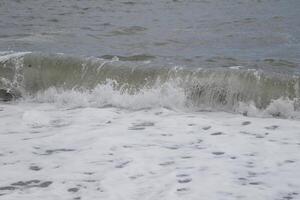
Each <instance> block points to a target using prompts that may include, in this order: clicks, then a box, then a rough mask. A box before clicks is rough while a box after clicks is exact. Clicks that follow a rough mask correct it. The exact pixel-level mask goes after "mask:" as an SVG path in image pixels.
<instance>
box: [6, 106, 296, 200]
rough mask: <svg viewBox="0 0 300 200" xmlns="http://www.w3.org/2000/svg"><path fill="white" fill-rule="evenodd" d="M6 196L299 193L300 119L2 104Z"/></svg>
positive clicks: (189, 196)
mask: <svg viewBox="0 0 300 200" xmlns="http://www.w3.org/2000/svg"><path fill="white" fill-rule="evenodd" d="M0 127H1V129H0V171H1V177H0V199H21V198H22V199H24V198H25V199H41V198H43V199H55V198H62V199H199V198H201V199H299V198H300V189H299V188H300V181H299V177H300V172H299V168H300V156H299V153H298V152H299V149H300V131H299V130H300V123H299V121H296V120H286V119H274V118H251V117H244V116H241V115H237V114H228V113H221V112H211V113H210V112H200V113H186V112H179V111H172V110H168V109H164V108H156V109H149V110H147V109H143V110H139V111H130V110H125V109H118V108H110V107H108V108H75V109H74V108H73V109H68V108H66V107H62V106H60V107H59V106H56V105H54V104H47V103H44V104H37V103H34V104H32V103H19V104H1V105H0Z"/></svg>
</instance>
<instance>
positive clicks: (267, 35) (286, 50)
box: [0, 0, 300, 71]
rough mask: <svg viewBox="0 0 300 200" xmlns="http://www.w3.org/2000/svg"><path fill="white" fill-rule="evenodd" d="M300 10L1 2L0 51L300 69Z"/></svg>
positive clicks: (259, 2) (201, 0)
mask: <svg viewBox="0 0 300 200" xmlns="http://www.w3.org/2000/svg"><path fill="white" fill-rule="evenodd" d="M299 9H300V2H299V1H298V0H285V1H283V0H243V1H241V0H228V1H218V0H189V1H181V0H166V1H144V0H142V1H134V0H133V1H125V0H124V1H123V0H103V1H97V0H87V1H73V0H65V1H46V0H41V1H35V0H27V1H24V0H3V1H1V3H0V50H4V51H7V50H14V51H39V52H46V53H49V52H51V53H57V52H60V53H67V54H76V55H87V56H103V55H119V56H132V55H136V54H146V55H151V56H155V57H156V58H157V60H160V64H167V63H174V64H176V63H177V64H182V65H185V66H187V67H190V66H193V67H199V66H200V67H205V65H206V63H205V62H204V61H205V60H209V59H213V60H214V59H215V60H217V63H215V65H217V66H221V67H226V66H228V65H240V64H245V63H247V64H251V63H252V62H254V63H255V61H257V60H260V61H265V62H266V64H270V63H271V64H272V63H273V62H272V61H270V60H269V59H274V60H275V61H274V63H273V64H274V65H281V66H282V67H285V68H290V67H296V68H298V69H299V52H300V43H299V41H300V38H299V37H300V28H299V27H300V22H299V18H300V14H299V13H300V12H299ZM278 60H279V61H278ZM280 60H284V61H283V62H280ZM277 61H278V62H279V64H276V63H277ZM262 65H264V64H262ZM287 70H289V69H287ZM283 71H284V70H283Z"/></svg>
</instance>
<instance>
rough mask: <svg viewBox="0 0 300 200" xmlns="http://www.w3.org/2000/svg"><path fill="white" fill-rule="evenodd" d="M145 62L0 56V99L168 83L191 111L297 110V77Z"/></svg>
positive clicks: (130, 91)
mask: <svg viewBox="0 0 300 200" xmlns="http://www.w3.org/2000/svg"><path fill="white" fill-rule="evenodd" d="M149 59H151V58H150V57H145V56H143V55H141V56H136V58H135V59H133V58H130V59H125V58H122V59H120V58H118V57H116V56H111V57H109V58H108V57H105V58H95V57H72V56H67V55H63V54H53V55H45V54H39V53H26V54H17V55H14V54H12V55H9V56H8V55H4V56H1V58H0V89H1V93H0V96H1V98H2V99H9V96H10V95H11V98H10V99H9V100H11V99H14V98H17V97H20V96H34V95H36V94H37V93H38V92H41V91H45V90H47V89H49V88H58V89H61V90H65V91H66V90H76V91H84V92H87V91H92V90H93V89H94V88H95V87H97V86H98V85H105V84H107V83H108V80H110V81H113V84H112V85H113V90H115V91H119V92H120V94H126V95H135V94H137V93H143V91H145V90H149V89H151V88H162V87H163V85H164V84H171V85H173V86H174V87H176V88H179V89H181V90H183V91H184V95H185V98H186V100H185V101H186V105H187V106H193V107H196V108H206V107H209V108H213V109H221V110H234V109H235V108H236V107H237V105H239V104H240V103H249V102H254V104H255V106H256V107H257V108H258V109H264V108H266V107H267V106H268V105H269V104H270V103H271V102H272V101H274V100H276V99H280V98H284V99H289V100H292V101H294V102H295V103H294V105H295V108H294V109H299V108H298V107H297V106H296V104H297V103H296V102H299V98H300V85H299V84H300V78H299V76H296V75H290V74H279V73H270V72H268V73H266V72H264V71H261V70H254V69H249V68H248V69H245V68H242V67H232V68H214V69H201V68H198V69H197V68H183V67H163V66H161V67H157V66H155V67H153V66H151V65H148V63H147V60H149ZM174 96H176V95H175V94H174ZM157 98H159V95H158V96H157Z"/></svg>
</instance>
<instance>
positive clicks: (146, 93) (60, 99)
mask: <svg viewBox="0 0 300 200" xmlns="http://www.w3.org/2000/svg"><path fill="white" fill-rule="evenodd" d="M116 84H117V83H116V82H114V81H111V80H108V81H107V83H106V84H101V85H98V86H96V87H95V88H94V89H92V90H90V91H89V90H75V89H74V90H62V89H57V88H49V89H47V90H46V91H43V92H39V93H38V94H37V95H36V96H35V97H34V98H33V100H35V101H38V102H51V103H56V104H59V105H68V106H71V107H87V106H91V107H105V106H114V107H119V108H129V109H134V110H138V109H143V108H159V107H168V108H173V109H180V108H184V106H185V102H186V97H185V93H184V90H183V89H180V88H179V87H177V86H175V85H174V84H173V83H165V84H162V85H161V84H159V83H158V84H157V86H154V87H152V88H146V87H145V88H143V89H141V90H138V91H136V92H131V91H127V90H126V89H125V88H124V89H122V88H121V89H120V88H118V89H116V88H115V87H116ZM124 87H125V86H124Z"/></svg>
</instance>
